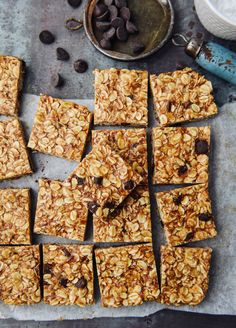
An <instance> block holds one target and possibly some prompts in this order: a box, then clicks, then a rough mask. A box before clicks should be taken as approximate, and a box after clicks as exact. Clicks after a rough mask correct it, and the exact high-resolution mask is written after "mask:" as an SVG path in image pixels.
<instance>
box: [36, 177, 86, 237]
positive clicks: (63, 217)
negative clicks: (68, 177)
mask: <svg viewBox="0 0 236 328" xmlns="http://www.w3.org/2000/svg"><path fill="white" fill-rule="evenodd" d="M87 219H88V209H87V208H86V207H85V205H84V204H83V203H82V202H81V192H80V190H79V189H78V188H76V189H72V188H71V185H70V183H65V182H64V183H63V182H61V181H53V180H47V179H40V180H39V193H38V202H37V208H36V216H35V225H34V232H35V233H39V234H46V235H51V236H57V237H64V238H69V239H76V240H80V241H83V240H84V239H85V230H86V226H87Z"/></svg>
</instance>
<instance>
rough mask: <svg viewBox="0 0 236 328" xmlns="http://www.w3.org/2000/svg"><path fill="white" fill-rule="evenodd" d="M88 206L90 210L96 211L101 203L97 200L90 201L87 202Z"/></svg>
mask: <svg viewBox="0 0 236 328" xmlns="http://www.w3.org/2000/svg"><path fill="white" fill-rule="evenodd" d="M87 207H88V209H89V210H90V212H92V213H96V211H97V209H98V208H99V205H98V204H97V203H95V202H89V203H88V204H87Z"/></svg>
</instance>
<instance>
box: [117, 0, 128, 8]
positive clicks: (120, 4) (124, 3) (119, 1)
mask: <svg viewBox="0 0 236 328" xmlns="http://www.w3.org/2000/svg"><path fill="white" fill-rule="evenodd" d="M115 5H116V7H118V8H122V7H127V1H126V0H115Z"/></svg>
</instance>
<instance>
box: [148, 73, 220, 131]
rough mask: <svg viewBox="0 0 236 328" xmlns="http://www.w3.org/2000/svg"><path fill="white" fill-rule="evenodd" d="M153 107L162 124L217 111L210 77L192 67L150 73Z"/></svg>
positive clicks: (207, 114)
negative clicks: (207, 77)
mask: <svg viewBox="0 0 236 328" xmlns="http://www.w3.org/2000/svg"><path fill="white" fill-rule="evenodd" d="M150 85H151V90H152V94H153V100H154V110H155V113H156V117H157V119H158V121H159V122H160V125H161V126H167V125H173V124H176V123H181V122H186V121H195V120H201V119H204V118H208V117H210V116H213V115H215V114H217V112H218V109H217V106H216V104H215V102H214V96H213V94H212V92H213V88H212V84H211V82H210V81H208V80H207V79H206V78H205V77H204V76H203V75H201V74H199V73H197V72H195V71H194V70H193V69H191V68H188V67H187V68H185V69H183V70H178V71H175V72H168V73H162V74H160V75H151V76H150Z"/></svg>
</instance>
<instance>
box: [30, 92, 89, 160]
mask: <svg viewBox="0 0 236 328" xmlns="http://www.w3.org/2000/svg"><path fill="white" fill-rule="evenodd" d="M91 120H92V114H91V113H90V112H89V110H88V108H87V107H85V106H81V105H77V104H75V103H72V102H69V101H65V100H62V99H57V98H52V97H50V96H47V95H43V96H41V97H40V101H39V105H38V110H37V113H36V117H35V121H34V125H33V128H32V132H31V135H30V139H29V143H28V147H30V148H32V149H35V150H37V151H40V152H42V153H46V154H49V155H54V156H58V157H62V158H65V159H69V160H75V161H78V162H79V161H80V160H81V158H82V155H83V152H84V147H85V144H86V140H87V137H88V133H89V129H90V124H91Z"/></svg>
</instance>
